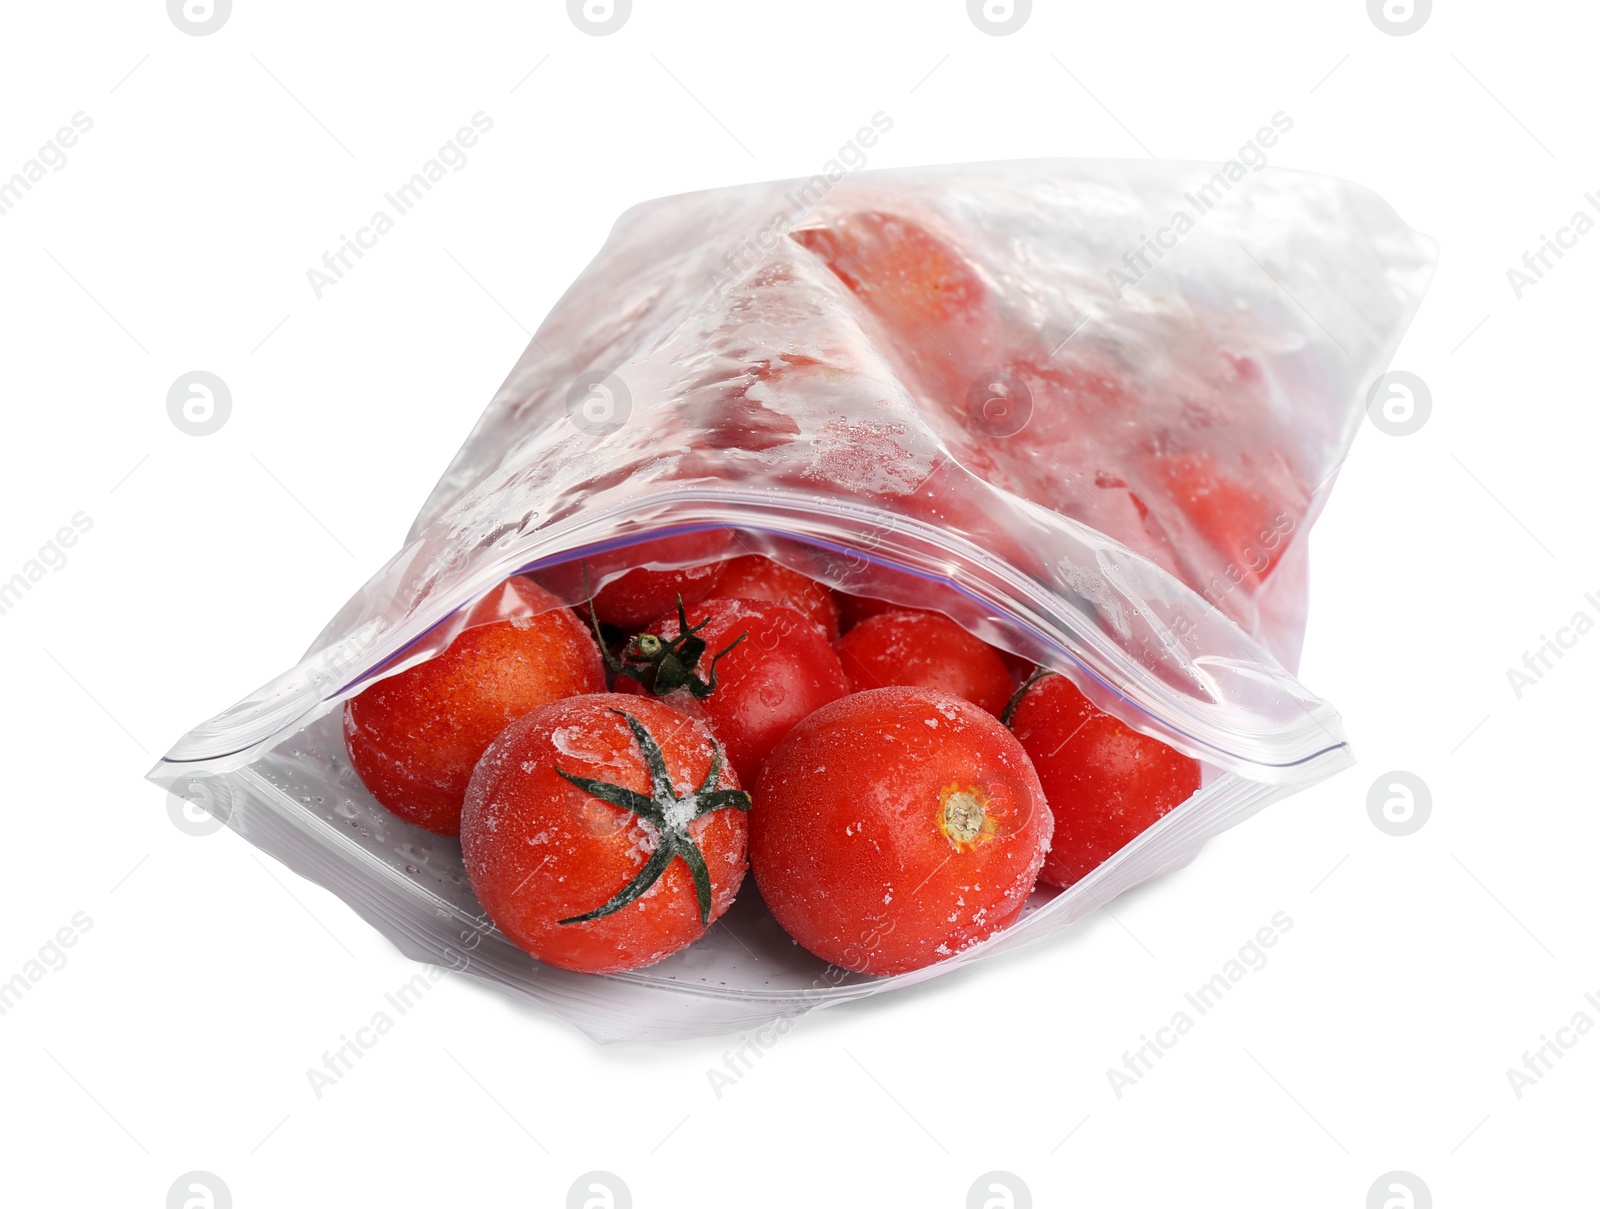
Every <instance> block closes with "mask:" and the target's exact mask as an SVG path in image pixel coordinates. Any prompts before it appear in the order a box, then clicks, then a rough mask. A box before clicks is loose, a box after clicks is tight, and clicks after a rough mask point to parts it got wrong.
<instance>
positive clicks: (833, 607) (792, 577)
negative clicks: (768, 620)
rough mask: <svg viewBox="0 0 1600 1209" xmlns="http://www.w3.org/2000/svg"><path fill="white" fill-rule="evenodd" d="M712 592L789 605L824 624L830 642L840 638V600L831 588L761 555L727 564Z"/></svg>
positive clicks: (743, 598)
mask: <svg viewBox="0 0 1600 1209" xmlns="http://www.w3.org/2000/svg"><path fill="white" fill-rule="evenodd" d="M711 595H713V596H729V597H733V598H734V599H737V600H770V601H773V602H774V603H776V604H781V605H788V606H789V607H790V608H791V609H793V610H794V611H795V612H797V613H800V614H802V615H803V616H805V617H808V618H810V619H811V620H812V621H814V622H816V623H817V624H818V625H819V626H821V627H822V628H823V630H824V631H825V632H826V633H827V635H828V641H830V642H831V641H833V640H834V639H835V638H837V637H839V602H838V601H837V600H835V599H834V598H833V593H832V592H831V591H830V590H829V589H828V587H827V586H826V585H825V584H819V583H818V582H817V581H816V580H814V579H812V578H811V577H810V576H807V575H802V574H801V573H800V572H798V571H791V570H790V569H789V568H788V567H786V566H784V565H783V564H782V563H775V562H773V561H772V560H771V559H770V558H764V557H762V556H761V555H759V554H747V555H745V556H744V557H742V558H735V559H730V560H729V561H728V562H725V563H723V564H722V574H721V576H719V577H718V579H717V582H716V586H715V587H714V588H712V590H711Z"/></svg>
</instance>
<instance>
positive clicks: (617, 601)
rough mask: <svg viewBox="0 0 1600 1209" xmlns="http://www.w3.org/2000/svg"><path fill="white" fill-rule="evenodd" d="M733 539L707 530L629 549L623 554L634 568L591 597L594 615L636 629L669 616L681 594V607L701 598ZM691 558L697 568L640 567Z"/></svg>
mask: <svg viewBox="0 0 1600 1209" xmlns="http://www.w3.org/2000/svg"><path fill="white" fill-rule="evenodd" d="M732 541H733V534H732V533H730V532H729V531H728V530H726V529H706V530H702V531H700V532H698V533H684V534H679V535H677V536H674V537H662V538H657V539H656V540H654V541H647V542H643V543H641V544H640V545H637V546H631V547H629V548H628V549H627V551H626V554H627V555H628V556H629V558H630V559H631V561H633V562H634V563H635V564H639V565H637V566H635V568H634V569H633V570H632V571H629V572H628V573H627V574H625V575H623V576H622V577H621V578H620V579H614V580H612V581H611V582H610V583H608V584H606V585H605V587H603V588H601V589H600V590H599V591H598V592H596V593H595V596H594V611H595V615H596V616H597V617H599V618H600V620H601V621H603V622H605V623H606V624H607V625H617V626H622V627H624V628H625V629H635V628H637V627H639V626H642V625H649V624H650V623H651V622H652V621H654V620H655V619H656V618H657V617H660V616H661V615H662V614H663V613H667V612H670V611H671V610H672V608H673V606H674V605H675V604H676V603H677V600H678V597H680V596H681V597H683V599H684V603H686V604H693V603H694V602H695V601H697V600H701V599H703V598H704V597H706V596H708V595H710V593H711V589H712V588H713V587H714V586H715V584H716V582H717V576H718V575H719V574H720V573H721V570H722V564H721V563H719V562H717V561H716V560H717V559H718V558H720V557H721V556H722V555H723V554H724V553H725V552H726V551H727V549H728V546H729V544H730V543H731V542H732ZM690 559H693V560H695V561H696V563H697V565H695V566H689V567H682V568H680V569H678V570H676V571H654V570H651V569H650V568H648V567H645V566H643V565H642V564H644V563H649V562H681V561H688V560H690Z"/></svg>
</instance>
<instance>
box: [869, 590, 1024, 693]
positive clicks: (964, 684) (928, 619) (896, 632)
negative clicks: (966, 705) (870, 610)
mask: <svg viewBox="0 0 1600 1209" xmlns="http://www.w3.org/2000/svg"><path fill="white" fill-rule="evenodd" d="M837 649H838V651H839V662H840V663H841V664H843V665H844V674H845V675H846V676H848V677H849V678H850V687H851V689H852V690H853V691H855V692H858V693H859V692H862V691H863V690H865V689H869V688H885V687H887V686H889V685H893V684H899V685H906V686H910V687H915V688H936V689H939V690H940V691H941V692H946V693H952V694H954V695H955V696H957V697H961V698H964V699H965V700H967V701H971V702H972V703H973V704H974V705H979V706H982V707H983V708H984V709H986V710H988V711H989V712H990V713H991V714H995V715H996V716H998V715H999V713H1000V711H1001V710H1003V709H1004V708H1005V707H1006V702H1007V701H1008V700H1009V699H1010V697H1011V689H1012V681H1011V673H1010V672H1008V671H1007V670H1006V665H1005V663H1004V662H1003V661H1002V660H1001V658H1000V656H999V654H998V653H997V652H996V651H995V649H994V648H993V647H992V646H990V645H989V644H988V643H986V642H984V641H982V640H981V639H978V638H974V637H973V636H972V635H971V634H969V633H967V631H966V630H964V629H962V628H961V627H960V626H958V625H957V624H956V623H955V622H953V621H951V620H950V619H949V618H948V617H942V616H940V615H939V614H938V613H921V612H912V611H910V610H897V611H895V612H892V613H879V614H877V615H876V616H875V617H869V618H867V619H866V620H865V621H863V622H861V623H860V624H859V625H857V626H856V627H855V628H854V629H852V630H851V631H850V632H849V633H848V634H846V635H845V636H844V637H843V638H841V639H839V642H838V644H837Z"/></svg>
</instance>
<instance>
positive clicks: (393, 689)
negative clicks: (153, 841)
mask: <svg viewBox="0 0 1600 1209" xmlns="http://www.w3.org/2000/svg"><path fill="white" fill-rule="evenodd" d="M498 591H499V592H500V593H501V594H502V596H501V601H502V603H504V604H505V605H507V606H518V607H519V608H520V609H521V611H523V612H525V613H529V614H530V616H525V617H517V618H514V619H512V620H508V621H496V622H491V623H489V624H486V625H476V626H472V627H471V628H469V629H465V630H463V631H461V633H460V634H458V635H457V636H456V638H455V640H454V641H453V642H451V644H450V645H449V646H448V647H447V648H445V650H444V651H443V652H441V653H440V654H438V655H436V656H435V657H434V658H432V659H430V660H428V661H427V662H426V663H419V664H418V665H417V666H416V667H413V668H408V669H407V670H405V671H403V672H401V673H399V674H398V675H395V676H390V677H389V678H388V679H386V680H380V681H378V682H377V683H376V684H373V685H371V686H370V687H369V688H367V689H365V690H363V691H362V693H361V695H360V696H358V697H355V698H352V699H351V700H350V701H347V702H346V703H345V708H344V743H345V750H346V751H347V752H348V753H349V755H350V763H351V764H352V765H354V767H355V770H356V775H357V776H359V777H360V778H361V783H362V784H363V785H365V786H366V787H367V788H368V789H369V790H370V791H371V792H372V796H373V797H375V798H377V799H378V801H379V802H381V803H382V804H383V805H384V806H386V807H388V808H389V809H390V810H392V811H393V812H394V813H395V814H397V815H399V816H400V817H401V818H403V819H405V820H406V821H407V822H409V823H415V824H416V825H417V826H419V827H425V828H427V829H428V830H429V831H437V832H438V833H439V834H441V835H455V834H457V832H459V831H460V829H461V799H462V795H464V794H465V793H466V791H467V782H468V780H470V779H471V777H472V769H473V766H474V765H475V764H477V762H478V757H479V756H481V755H483V751H484V748H486V747H488V746H489V744H490V742H491V741H492V740H493V739H494V737H495V736H496V735H498V734H499V733H500V732H501V731H502V730H504V729H505V728H506V726H507V724H508V723H510V722H512V721H514V720H515V719H517V718H520V717H521V716H522V715H523V714H525V713H527V712H528V711H529V710H532V709H536V708H538V707H539V706H541V705H545V704H547V703H548V702H551V701H555V700H558V699H559V698H562V697H570V696H573V695H575V694H577V693H594V692H602V691H604V689H605V683H606V682H605V671H604V669H603V667H602V666H601V662H600V651H599V648H598V647H596V646H595V642H594V637H593V635H592V634H590V632H589V627H588V626H586V625H584V624H583V622H581V621H579V620H578V618H577V617H576V615H574V614H573V613H572V612H571V611H570V610H568V609H565V608H562V607H561V603H560V601H558V600H557V599H556V597H554V596H552V595H551V594H550V593H549V592H547V591H545V590H544V589H543V588H541V587H539V586H538V585H537V584H535V583H533V582H532V581H531V580H527V579H523V578H521V577H520V576H519V577H517V578H514V579H510V580H508V581H506V583H505V584H504V585H502V586H501V588H500V589H498ZM531 614H537V616H532V615H531Z"/></svg>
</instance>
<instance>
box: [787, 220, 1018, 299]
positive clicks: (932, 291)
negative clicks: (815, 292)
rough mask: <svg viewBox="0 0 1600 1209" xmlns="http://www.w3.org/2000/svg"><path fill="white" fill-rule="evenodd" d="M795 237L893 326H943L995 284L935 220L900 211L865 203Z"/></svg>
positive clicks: (984, 295) (985, 295)
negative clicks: (934, 228)
mask: <svg viewBox="0 0 1600 1209" xmlns="http://www.w3.org/2000/svg"><path fill="white" fill-rule="evenodd" d="M790 238H792V239H793V240H795V242H797V243H799V244H800V245H801V246H802V247H804V248H805V249H806V250H807V251H810V252H813V253H815V254H816V255H817V256H820V257H821V258H822V259H823V260H824V261H825V262H826V264H827V266H828V268H830V269H832V270H833V272H834V274H835V276H837V277H838V278H839V279H840V280H841V281H843V282H844V283H845V285H847V286H848V287H849V288H850V290H851V292H852V293H854V294H856V295H857V296H858V297H860V298H861V300H862V301H863V302H865V303H866V304H867V305H868V306H869V307H871V308H872V309H873V310H874V311H876V312H878V313H879V314H880V315H881V316H882V317H883V318H884V319H886V320H887V321H889V322H890V323H891V324H892V325H895V326H900V325H905V326H908V327H909V326H919V325H923V324H927V325H933V326H942V325H944V324H947V323H950V322H952V321H954V320H957V319H962V318H966V317H968V316H970V315H971V314H972V313H973V312H975V311H977V310H978V309H979V308H980V307H981V306H982V305H983V304H984V303H985V301H986V300H987V298H988V290H987V289H986V288H985V286H984V284H983V282H982V281H981V280H980V279H979V277H978V274H977V272H976V271H975V270H974V269H973V268H972V265H971V263H970V262H969V261H968V260H967V259H966V258H965V257H964V256H962V254H961V253H960V252H958V251H956V249H955V248H954V247H952V246H951V245H950V244H948V243H946V242H945V241H944V240H942V239H940V238H939V237H938V236H936V235H934V234H933V232H931V231H929V230H928V228H927V227H925V226H923V225H922V224H921V223H918V222H916V221H914V220H912V219H910V218H906V217H905V216H903V215H899V214H885V213H882V212H880V211H876V210H863V211H860V212H858V213H855V214H847V215H843V216H842V217H840V218H838V219H836V220H835V221H834V223H833V225H832V226H827V227H802V228H800V229H799V230H796V231H794V232H792V233H791V235H790Z"/></svg>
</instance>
